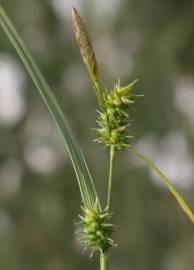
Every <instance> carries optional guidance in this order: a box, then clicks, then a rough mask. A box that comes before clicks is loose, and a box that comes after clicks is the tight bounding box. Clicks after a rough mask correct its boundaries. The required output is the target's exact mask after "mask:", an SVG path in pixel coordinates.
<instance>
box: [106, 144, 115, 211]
mask: <svg viewBox="0 0 194 270" xmlns="http://www.w3.org/2000/svg"><path fill="white" fill-rule="evenodd" d="M114 157H115V146H114V145H112V146H111V147H110V167H109V179H108V197H107V209H108V211H109V212H110V211H111V204H112V184H113V165H114Z"/></svg>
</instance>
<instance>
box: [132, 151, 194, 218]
mask: <svg viewBox="0 0 194 270" xmlns="http://www.w3.org/2000/svg"><path fill="white" fill-rule="evenodd" d="M134 153H135V155H136V156H138V157H139V158H140V159H141V160H143V161H144V162H145V163H146V164H147V165H148V166H149V167H150V168H151V169H152V170H154V172H156V174H157V175H158V176H159V177H160V179H161V180H162V181H163V183H164V184H165V185H166V186H167V188H168V189H169V191H170V192H171V193H172V195H173V196H174V197H175V199H176V200H177V202H178V203H179V205H180V207H181V208H182V209H183V211H184V212H185V214H186V215H187V216H188V217H189V219H190V220H191V221H192V223H194V215H193V213H192V211H191V209H190V208H189V206H188V204H187V203H186V202H185V200H184V199H183V197H182V196H181V195H180V194H179V192H178V191H177V190H176V189H175V187H174V186H173V185H172V184H171V183H170V181H169V180H168V178H167V177H166V176H165V175H164V174H163V173H162V172H161V171H160V169H159V168H158V167H157V166H156V165H155V164H154V163H153V162H152V161H150V160H149V159H148V158H147V157H145V156H144V155H142V154H140V153H138V152H137V151H134Z"/></svg>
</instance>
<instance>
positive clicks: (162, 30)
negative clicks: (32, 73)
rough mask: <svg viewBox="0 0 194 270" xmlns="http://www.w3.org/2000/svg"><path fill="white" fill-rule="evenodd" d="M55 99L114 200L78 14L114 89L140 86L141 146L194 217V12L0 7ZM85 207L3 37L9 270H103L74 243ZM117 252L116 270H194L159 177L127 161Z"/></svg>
mask: <svg viewBox="0 0 194 270" xmlns="http://www.w3.org/2000/svg"><path fill="white" fill-rule="evenodd" d="M1 4H2V5H3V6H4V8H5V9H6V10H7V12H8V14H9V15H10V17H11V18H12V19H13V21H14V23H15V25H16V26H17V29H18V30H19V32H20V33H21V35H22V37H23V38H24V40H25V41H26V43H27V45H28V46H29V48H30V50H31V51H32V53H33V55H34V56H35V59H36V60H37V62H38V64H39V65H40V67H41V69H42V70H43V73H44V74H45V76H46V78H47V79H48V81H49V83H50V85H51V87H52V89H54V91H55V95H56V96H57V98H58V100H59V102H60V104H61V106H62V108H63V110H64V112H65V114H66V116H67V118H68V120H69V122H70V124H71V127H72V129H73V130H74V132H75V134H76V135H77V139H78V141H79V143H80V145H81V147H82V149H83V151H84V153H85V154H86V156H87V160H88V161H89V165H90V168H91V171H92V174H93V175H94V176H95V179H96V180H95V181H96V185H97V187H98V190H99V192H100V195H101V197H102V198H103V200H105V192H106V185H107V182H106V178H107V166H108V155H107V151H106V150H105V149H102V147H101V146H100V145H97V144H95V143H94V142H93V139H94V138H95V134H94V132H93V131H92V129H91V128H93V127H95V118H96V112H95V109H96V100H95V96H94V93H93V91H92V85H91V81H90V78H89V76H88V74H87V71H86V69H85V67H84V65H83V63H82V59H81V56H80V53H79V50H78V47H77V44H76V42H75V38H74V33H73V29H72V23H71V6H75V7H77V8H78V9H79V11H80V13H81V15H82V17H83V18H84V21H85V24H86V25H87V29H88V32H89V33H90V36H91V39H92V43H93V46H94V49H95V52H96V55H97V59H98V63H99V67H100V70H101V78H102V82H103V85H104V86H105V87H106V88H111V87H112V86H113V85H114V84H115V83H116V82H117V79H118V78H120V79H121V84H122V85H124V84H127V83H128V82H130V81H132V80H133V79H135V78H138V79H139V82H138V83H137V85H136V89H137V93H143V94H144V97H143V98H140V99H138V101H137V103H136V104H135V106H134V108H133V109H132V110H131V117H132V119H133V122H132V126H131V133H132V134H134V135H135V138H134V140H133V142H132V143H133V145H134V146H135V147H136V148H138V149H139V150H140V151H141V152H142V153H144V154H146V155H147V156H148V157H150V158H151V159H152V160H153V161H155V162H156V164H157V165H158V166H159V167H160V168H161V169H162V170H163V171H164V172H165V173H166V175H168V176H169V178H170V179H171V181H172V182H173V183H174V184H175V186H176V187H177V188H178V189H179V190H180V192H181V193H182V194H183V195H184V197H185V198H186V200H187V201H188V203H189V204H190V205H191V207H192V208H193V209H194V196H193V194H194V166H193V164H194V77H193V72H194V4H193V1H192V0H188V1H180V0H169V1H162V0H147V1H145V0H144V1H140V0H111V1H110V0H109V1H104V0H98V1H91V0H82V1H81V0H77V1H76V0H75V1H73V0H36V1H35V0H34V1H33V0H14V1H13V0H4V1H3V0H2V1H1ZM80 212H81V210H80V195H79V191H78V187H77V183H76V179H75V175H74V172H73V169H72V165H71V163H70V161H69V158H68V156H67V153H66V151H65V149H64V147H63V143H62V140H61V138H60V136H59V135H58V131H57V130H56V128H55V125H54V123H53V121H52V119H51V117H50V116H49V114H48V112H47V110H46V108H45V105H44V104H43V102H42V100H41V98H40V96H39V94H38V93H37V91H36V89H35V87H34V85H33V84H32V82H31V80H30V79H29V76H28V75H27V74H26V71H25V69H24V68H23V66H22V64H21V63H20V61H19V59H18V57H17V55H16V53H15V51H14V50H13V48H12V46H11V45H10V43H9V41H8V40H7V38H6V36H5V34H4V33H3V31H2V30H0V269H2V270H34V269H36V270H62V269H65V270H70V269H98V268H97V267H98V261H97V260H96V259H95V258H94V259H89V258H88V253H87V252H85V253H84V252H83V251H82V246H81V245H80V244H79V241H78V239H77V236H76V235H75V226H74V224H75V223H76V222H77V221H78V214H79V213H80ZM113 221H114V223H115V224H117V225H118V231H117V232H116V233H115V235H114V238H115V240H116V242H117V243H118V248H116V249H114V250H113V251H112V257H111V262H110V264H111V268H110V269H112V270H116V269H120V270H125V269H133V270H156V269H157V270H172V269H176V270H183V269H184V270H193V267H194V256H193V247H194V227H193V226H192V224H191V223H190V221H189V220H188V219H187V217H186V216H185V215H184V214H183V212H182V211H181V210H180V208H179V207H178V205H177V204H176V202H175V200H174V199H173V198H172V196H171V195H170V194H169V192H168V191H167V190H166V188H165V187H163V185H162V184H161V183H160V181H159V180H158V179H157V177H156V176H155V175H154V174H153V173H152V172H150V171H149V169H148V168H146V167H145V166H143V164H142V163H140V162H138V161H137V160H136V158H135V157H134V156H133V155H132V154H131V153H130V149H129V150H128V151H126V152H125V153H123V152H121V153H119V155H118V157H117V164H116V168H115V178H114V217H113Z"/></svg>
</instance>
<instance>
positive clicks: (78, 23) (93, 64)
mask: <svg viewBox="0 0 194 270" xmlns="http://www.w3.org/2000/svg"><path fill="white" fill-rule="evenodd" d="M72 21H73V26H74V31H75V35H76V39H77V42H78V45H79V48H80V52H81V55H82V57H83V60H84V63H85V64H86V66H87V69H88V72H89V74H90V76H91V78H92V80H93V81H94V82H96V81H98V65H97V61H96V57H95V54H94V50H93V48H92V44H91V42H90V38H89V36H88V33H87V31H86V28H85V26H84V23H83V21H82V19H81V17H80V15H79V13H78V11H77V10H76V9H75V8H72Z"/></svg>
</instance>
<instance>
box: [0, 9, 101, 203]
mask: <svg viewBox="0 0 194 270" xmlns="http://www.w3.org/2000/svg"><path fill="white" fill-rule="evenodd" d="M0 25H1V27H2V28H3V30H4V32H5V33H6V35H7V37H8V38H9V40H10V42H11V43H12V45H13V46H14V48H15V50H16V51H17V53H18V55H19V57H20V59H21V60H22V62H23V64H24V66H25V67H26V70H27V71H28V73H29V75H30V76H31V78H32V80H33V82H34V84H35V85H36V87H37V89H38V91H39V93H40V95H41V96H42V98H43V100H44V102H45V104H46V106H47V108H48V110H49V112H50V114H51V115H52V117H53V119H54V121H55V123H56V125H57V127H58V129H59V131H60V133H61V135H62V138H63V141H64V143H65V146H66V148H67V151H68V153H69V156H70V159H71V161H72V164H73V167H74V170H75V173H76V177H77V180H78V184H79V189H80V193H81V197H82V201H83V204H84V205H85V206H87V207H92V206H93V205H94V204H95V201H96V199H97V200H98V204H99V199H98V195H97V192H96V189H95V185H94V182H93V179H92V177H91V175H90V173H89V170H88V167H87V165H86V162H85V159H84V158H83V155H82V153H81V151H80V148H79V147H78V145H77V143H76V141H75V138H74V136H73V134H72V132H71V130H70V127H69V125H68V123H67V121H66V119H65V116H64V114H63V112H62V110H61V108H60V106H59V104H58V102H57V100H56V98H55V96H54V95H53V93H52V91H51V89H50V87H49V85H48V83H47V81H46V80H45V78H44V76H43V75H42V73H41V71H40V69H39V68H38V66H37V64H36V63H35V61H34V59H33V57H32V55H31V54H30V52H29V51H28V49H27V47H26V45H25V44H24V42H23V40H22V39H21V37H20V36H19V34H18V33H17V31H16V29H15V28H14V26H13V24H12V22H11V21H10V19H9V18H8V16H7V14H6V12H5V11H4V9H3V8H2V6H1V5H0Z"/></svg>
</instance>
